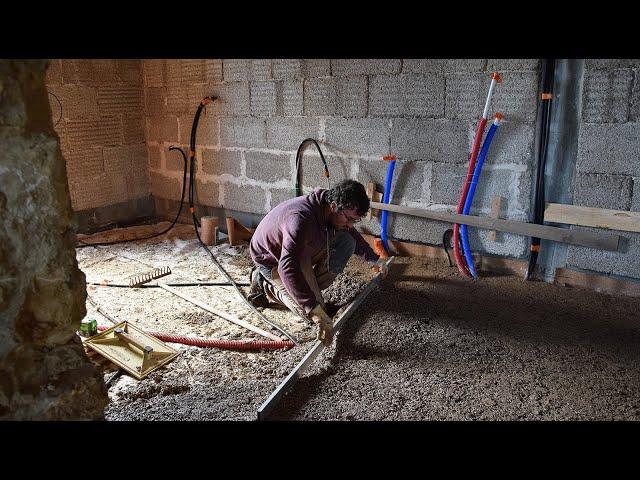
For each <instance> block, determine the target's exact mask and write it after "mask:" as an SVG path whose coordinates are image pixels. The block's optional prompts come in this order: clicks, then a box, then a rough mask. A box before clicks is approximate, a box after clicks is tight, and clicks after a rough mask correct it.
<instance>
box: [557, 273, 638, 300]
mask: <svg viewBox="0 0 640 480" xmlns="http://www.w3.org/2000/svg"><path fill="white" fill-rule="evenodd" d="M553 283H555V284H557V285H562V286H565V287H566V286H569V287H581V288H586V289H588V290H595V291H596V292H605V293H611V294H614V295H628V296H631V297H640V282H633V281H629V280H621V279H618V278H611V277H605V276H603V275H597V274H591V273H586V272H579V271H577V270H573V269H570V268H556V274H555V278H554V280H553Z"/></svg>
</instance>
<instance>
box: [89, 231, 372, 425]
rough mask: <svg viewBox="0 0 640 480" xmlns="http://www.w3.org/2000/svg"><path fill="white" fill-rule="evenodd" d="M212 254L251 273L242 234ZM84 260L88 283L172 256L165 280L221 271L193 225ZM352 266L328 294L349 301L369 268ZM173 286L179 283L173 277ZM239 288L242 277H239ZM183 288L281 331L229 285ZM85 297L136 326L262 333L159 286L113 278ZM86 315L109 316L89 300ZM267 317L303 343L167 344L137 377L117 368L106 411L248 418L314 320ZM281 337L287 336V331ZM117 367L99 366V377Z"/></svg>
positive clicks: (311, 336)
mask: <svg viewBox="0 0 640 480" xmlns="http://www.w3.org/2000/svg"><path fill="white" fill-rule="evenodd" d="M166 226H168V223H167V224H159V225H158V226H157V227H138V228H129V229H118V230H112V231H109V232H104V233H102V234H96V235H93V236H91V237H84V236H80V238H81V239H82V240H84V241H85V242H87V243H92V242H102V241H114V240H117V239H119V238H130V237H131V236H136V237H141V236H147V235H150V234H151V233H152V232H153V231H161V230H162V229H163V227H164V228H166ZM212 250H213V252H214V254H215V255H216V258H217V260H218V261H219V262H220V264H221V265H222V266H223V268H224V269H225V270H226V271H227V273H228V274H229V275H231V276H232V277H233V278H234V280H235V281H236V282H245V283H247V282H248V280H249V279H248V275H249V271H250V268H251V261H250V258H249V255H248V248H247V245H246V243H244V244H243V245H240V246H237V247H230V246H229V245H228V244H227V243H221V244H219V245H218V246H216V247H212ZM77 258H78V263H79V266H80V268H81V269H82V270H83V271H84V272H85V274H86V277H87V282H88V283H100V282H105V281H106V282H109V283H120V284H128V281H129V279H130V278H131V277H132V276H134V275H139V274H143V273H146V272H149V271H150V270H152V269H153V268H159V267H165V266H169V267H170V268H171V271H172V273H171V275H169V276H167V277H163V278H162V281H164V282H166V283H178V282H185V283H186V282H197V281H224V278H223V276H222V275H221V274H220V272H219V271H218V269H217V268H216V266H215V265H214V264H213V262H212V260H211V258H210V256H209V255H208V254H207V253H206V252H205V251H204V249H203V248H202V247H201V246H200V244H199V243H198V241H197V239H196V238H195V235H194V233H193V227H192V226H189V225H177V226H176V227H174V229H172V230H171V231H170V232H169V233H168V234H165V235H163V236H160V237H157V238H154V239H149V240H146V241H141V242H130V243H123V244H118V245H112V246H104V247H98V248H92V247H88V248H80V249H78V250H77ZM348 270H349V272H350V275H345V274H341V275H340V276H339V278H338V279H336V282H335V283H334V285H332V286H331V287H330V288H329V289H327V290H326V291H325V296H326V298H327V299H328V301H330V302H331V303H332V305H334V306H335V307H336V309H337V308H339V307H341V306H345V305H346V304H348V302H349V301H351V299H352V298H353V297H355V296H356V295H357V293H358V291H357V290H352V289H347V288H345V285H349V286H350V287H353V288H354V289H357V288H363V287H364V285H365V284H366V283H367V282H368V280H369V279H370V278H371V277H372V275H373V274H372V273H371V272H369V270H368V269H367V268H366V264H364V263H363V262H358V261H357V259H354V261H352V262H350V264H349V267H348ZM175 288H176V289H178V287H175ZM242 288H243V291H244V292H245V294H246V293H247V292H248V287H242ZM179 290H180V292H182V293H186V294H187V295H189V296H191V297H194V298H196V299H198V300H200V301H203V302H205V303H207V304H209V305H211V306H213V307H214V308H217V309H219V310H223V311H225V312H227V313H230V314H233V315H235V316H236V317H238V318H240V319H242V320H245V321H248V322H250V323H252V324H254V325H256V326H258V327H260V328H262V329H263V330H266V331H269V332H271V333H273V334H276V335H279V336H281V335H282V334H281V333H280V332H278V331H277V330H273V329H271V327H270V326H269V325H267V324H265V323H263V322H262V321H261V320H260V319H259V318H258V317H257V316H256V315H255V314H252V313H251V311H250V310H249V308H248V307H246V306H245V304H244V303H243V302H242V301H241V300H240V299H239V298H238V296H237V293H236V292H235V291H234V289H233V288H232V287H230V286H229V287H227V286H197V287H179ZM87 291H88V294H89V295H90V297H91V298H92V299H93V300H94V301H95V302H96V303H97V304H98V305H99V306H100V308H101V309H102V310H104V311H105V312H106V313H107V314H109V315H110V316H111V317H113V318H114V319H116V320H117V321H123V320H128V321H130V322H131V323H133V324H134V325H135V326H137V327H140V328H142V329H147V330H153V331H159V332H166V333H172V334H179V335H186V336H192V337H199V338H207V339H208V338H215V339H233V340H236V339H255V340H266V339H265V338H264V337H262V336H260V335H259V334H257V333H254V332H252V331H249V330H247V329H245V328H243V327H240V326H237V325H235V324H233V323H231V322H228V321H226V320H224V319H221V318H219V317H216V316H215V315H213V314H210V313H208V312H206V311H204V310H202V309H200V308H198V307H197V306H195V305H192V304H191V303H189V302H187V301H185V300H183V299H181V298H179V297H176V296H174V295H171V294H170V293H169V292H166V291H164V290H162V289H159V288H135V289H134V288H118V287H107V286H100V285H88V287H87ZM86 306H87V316H88V317H90V318H95V319H96V320H97V321H98V323H99V324H100V325H105V326H111V325H112V324H111V323H110V322H109V321H108V320H107V319H106V318H104V317H103V316H102V315H101V314H100V313H98V312H97V311H96V308H95V307H94V306H93V305H92V304H91V302H90V301H89V300H87V303H86ZM260 310H261V311H262V313H263V314H264V315H265V316H266V317H267V318H268V319H269V320H270V321H271V322H273V323H275V324H277V325H279V326H280V327H281V328H283V329H284V330H285V331H286V332H288V333H289V334H291V335H292V336H294V337H295V338H296V339H297V340H298V342H299V343H300V346H299V347H296V348H294V349H291V350H288V351H285V350H275V351H253V352H240V351H230V350H220V349H206V348H199V347H193V346H187V345H181V344H173V343H172V344H170V346H172V347H173V348H175V349H177V350H179V351H180V352H181V353H180V355H179V356H178V357H177V358H176V359H175V360H173V361H172V362H171V363H169V364H167V365H166V366H165V367H164V368H162V369H160V370H157V371H155V372H152V373H151V374H150V375H149V376H148V377H146V378H145V379H143V380H142V381H138V380H136V379H134V378H132V377H130V376H128V375H123V376H122V377H120V378H119V379H117V380H116V381H114V382H113V384H112V385H111V387H110V389H109V397H110V400H111V403H110V404H109V406H108V407H107V409H106V411H105V416H106V418H107V420H254V419H256V412H257V410H258V407H259V406H260V405H261V404H262V402H264V401H265V400H266V399H267V397H268V396H269V395H270V393H271V392H272V391H273V390H274V389H275V388H276V387H277V386H278V385H279V383H280V382H281V381H282V379H284V378H285V377H286V376H287V374H288V373H289V372H290V371H291V370H292V369H293V367H294V366H295V365H296V364H297V363H298V362H299V361H300V360H301V359H302V357H304V355H305V354H306V353H307V351H308V350H309V348H311V346H312V345H313V343H314V342H315V336H316V328H315V327H314V326H313V325H311V324H310V323H308V322H305V321H303V320H302V319H300V318H298V317H296V316H295V315H294V314H292V313H291V312H289V311H288V310H286V309H275V308H269V309H260ZM283 339H286V337H284V336H283ZM112 372H113V370H112V369H110V368H109V369H107V370H105V380H106V379H108V378H110V377H111V375H112Z"/></svg>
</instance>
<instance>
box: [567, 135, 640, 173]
mask: <svg viewBox="0 0 640 480" xmlns="http://www.w3.org/2000/svg"><path fill="white" fill-rule="evenodd" d="M639 138H640V124H637V123H624V124H609V125H597V124H588V123H587V124H582V125H581V127H580V132H579V134H578V158H577V161H576V168H577V170H578V171H579V172H583V173H613V174H619V175H632V176H640V162H638V158H639V157H640V142H638V139H639Z"/></svg>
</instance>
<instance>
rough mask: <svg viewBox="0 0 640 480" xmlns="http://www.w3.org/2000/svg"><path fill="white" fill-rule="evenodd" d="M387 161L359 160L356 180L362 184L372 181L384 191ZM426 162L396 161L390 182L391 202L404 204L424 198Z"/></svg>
mask: <svg viewBox="0 0 640 480" xmlns="http://www.w3.org/2000/svg"><path fill="white" fill-rule="evenodd" d="M388 166H389V163H388V162H385V161H384V160H382V159H381V160H361V161H360V165H359V170H358V179H357V180H358V181H359V182H360V183H362V184H363V185H365V186H366V185H367V184H368V183H369V182H374V183H375V184H376V187H377V189H378V191H379V192H384V187H385V183H386V178H387V170H388ZM425 168H426V162H405V161H401V160H397V161H396V165H395V167H394V170H393V181H392V183H391V200H390V201H391V203H395V204H398V205H406V204H407V202H411V201H420V200H423V199H424V200H426V201H428V199H425V198H424V182H425Z"/></svg>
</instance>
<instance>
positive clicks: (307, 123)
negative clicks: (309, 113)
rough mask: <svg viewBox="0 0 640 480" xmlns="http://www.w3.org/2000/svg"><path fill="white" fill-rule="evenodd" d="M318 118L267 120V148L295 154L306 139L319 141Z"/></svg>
mask: <svg viewBox="0 0 640 480" xmlns="http://www.w3.org/2000/svg"><path fill="white" fill-rule="evenodd" d="M319 130H320V122H319V120H318V119H317V118H305V117H288V118H269V119H267V145H266V146H267V147H269V148H276V149H278V150H285V151H288V152H291V151H293V152H295V151H296V150H297V149H298V147H299V146H300V144H301V143H302V141H303V140H304V139H305V138H309V137H311V138H315V139H316V140H317V139H318V132H319Z"/></svg>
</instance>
